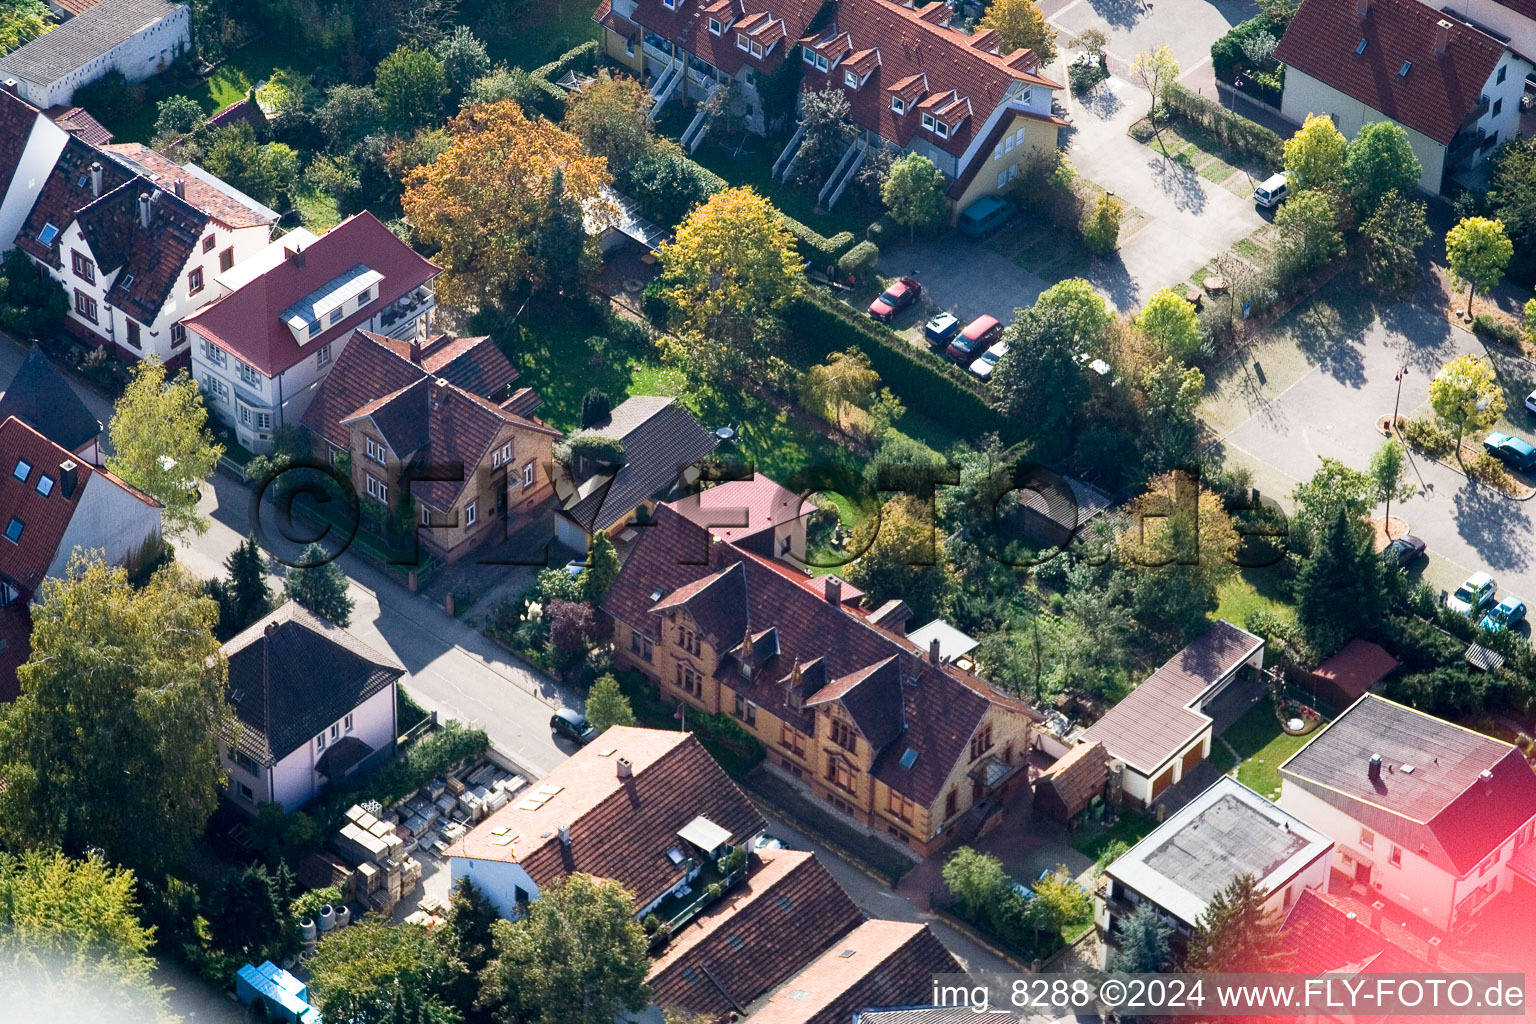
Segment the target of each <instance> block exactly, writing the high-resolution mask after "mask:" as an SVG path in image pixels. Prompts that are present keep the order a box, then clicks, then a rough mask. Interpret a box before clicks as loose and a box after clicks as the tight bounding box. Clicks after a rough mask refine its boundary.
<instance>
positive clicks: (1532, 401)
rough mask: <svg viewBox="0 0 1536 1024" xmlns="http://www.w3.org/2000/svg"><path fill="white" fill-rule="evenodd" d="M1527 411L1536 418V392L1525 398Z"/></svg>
mask: <svg viewBox="0 0 1536 1024" xmlns="http://www.w3.org/2000/svg"><path fill="white" fill-rule="evenodd" d="M1525 411H1526V412H1528V413H1530V414H1531V415H1532V416H1536V391H1532V392H1531V393H1530V394H1528V395H1526V396H1525Z"/></svg>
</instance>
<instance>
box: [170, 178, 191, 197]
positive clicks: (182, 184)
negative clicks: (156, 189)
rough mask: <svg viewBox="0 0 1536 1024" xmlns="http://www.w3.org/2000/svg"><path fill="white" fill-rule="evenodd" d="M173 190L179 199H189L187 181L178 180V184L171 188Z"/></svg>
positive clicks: (184, 179) (183, 179)
mask: <svg viewBox="0 0 1536 1024" xmlns="http://www.w3.org/2000/svg"><path fill="white" fill-rule="evenodd" d="M171 189H172V190H173V191H174V192H175V193H176V198H177V199H185V198H187V179H186V178H177V179H176V183H175V184H174V185H172V186H171Z"/></svg>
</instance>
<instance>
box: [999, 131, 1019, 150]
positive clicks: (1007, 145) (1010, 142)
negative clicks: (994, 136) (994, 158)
mask: <svg viewBox="0 0 1536 1024" xmlns="http://www.w3.org/2000/svg"><path fill="white" fill-rule="evenodd" d="M1017 145H1018V143H1017V142H1015V141H1014V138H1013V136H1012V135H1010V136H1008V137H1007V138H1006V139H1004V140H1003V152H1004V153H1012V152H1013V147H1014V146H1017Z"/></svg>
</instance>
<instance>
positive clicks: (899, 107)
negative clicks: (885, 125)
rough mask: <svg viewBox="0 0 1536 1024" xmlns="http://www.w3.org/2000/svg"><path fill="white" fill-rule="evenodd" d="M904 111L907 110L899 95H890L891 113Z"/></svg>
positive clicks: (903, 112) (902, 112)
mask: <svg viewBox="0 0 1536 1024" xmlns="http://www.w3.org/2000/svg"><path fill="white" fill-rule="evenodd" d="M906 112H907V104H906V101H905V100H903V99H902V98H901V97H900V96H892V97H891V113H893V114H905V113H906Z"/></svg>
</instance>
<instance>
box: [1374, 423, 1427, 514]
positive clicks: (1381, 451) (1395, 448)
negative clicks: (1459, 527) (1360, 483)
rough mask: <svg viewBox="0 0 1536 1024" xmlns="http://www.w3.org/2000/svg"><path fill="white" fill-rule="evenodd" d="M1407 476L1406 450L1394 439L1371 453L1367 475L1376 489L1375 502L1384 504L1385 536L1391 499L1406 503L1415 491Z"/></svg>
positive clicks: (1390, 509)
mask: <svg viewBox="0 0 1536 1024" xmlns="http://www.w3.org/2000/svg"><path fill="white" fill-rule="evenodd" d="M1407 474H1408V449H1406V448H1404V447H1403V442H1401V441H1399V440H1398V439H1397V438H1395V437H1389V438H1387V440H1386V442H1385V443H1383V444H1382V446H1381V447H1380V448H1377V449H1376V450H1375V451H1374V452H1372V453H1371V468H1370V470H1369V475H1370V478H1371V483H1372V484H1374V485H1375V487H1376V500H1377V501H1382V502H1385V503H1386V509H1385V511H1384V512H1383V513H1382V517H1383V519H1384V521H1385V522H1386V524H1387V536H1388V537H1390V536H1391V531H1392V499H1393V498H1396V499H1397V500H1398V501H1407V500H1408V499H1409V498H1411V497H1413V492H1414V490H1415V489H1416V488H1415V487H1414V486H1413V482H1412V481H1411V480H1408V479H1406V477H1407Z"/></svg>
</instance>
